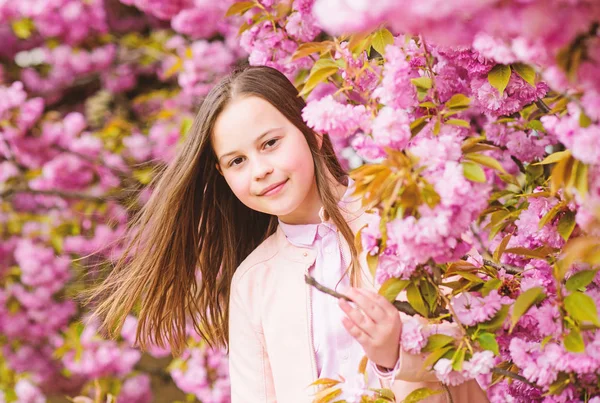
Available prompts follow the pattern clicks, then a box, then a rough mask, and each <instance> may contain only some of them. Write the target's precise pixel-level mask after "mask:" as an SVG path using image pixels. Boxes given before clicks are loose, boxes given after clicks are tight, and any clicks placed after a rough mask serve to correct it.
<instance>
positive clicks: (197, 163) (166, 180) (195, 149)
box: [85, 67, 359, 355]
mask: <svg viewBox="0 0 600 403" xmlns="http://www.w3.org/2000/svg"><path fill="white" fill-rule="evenodd" d="M248 95H254V96H258V97H260V98H263V99H264V100H266V101H268V102H269V103H271V104H272V105H273V106H274V107H276V108H277V109H278V110H279V112H281V113H282V114H283V115H284V116H285V117H286V118H287V119H288V120H289V121H290V122H292V123H293V124H294V125H295V126H296V127H297V128H298V129H299V130H300V131H301V132H302V133H303V134H304V136H305V138H306V141H307V143H308V146H309V148H310V150H311V153H312V156H313V162H314V167H315V177H316V183H317V188H318V193H319V195H320V198H321V201H322V203H323V206H324V210H325V214H326V215H328V216H329V217H330V218H331V220H332V221H333V223H334V224H335V225H336V226H337V228H338V229H339V231H340V232H341V234H342V236H343V237H344V239H345V241H346V242H347V243H348V245H349V246H350V250H351V255H352V259H351V260H352V261H351V264H350V267H349V273H350V278H351V279H352V282H353V283H355V282H356V278H357V277H356V276H357V274H356V273H358V270H357V268H358V267H359V266H358V258H357V252H356V248H355V247H354V242H353V238H354V236H353V234H352V230H351V229H350V227H349V226H348V224H347V223H346V221H345V220H344V218H343V216H342V214H341V212H340V210H339V208H338V206H337V199H336V196H335V194H334V192H333V188H332V184H331V183H330V180H328V178H331V177H333V178H334V179H335V180H336V181H337V182H339V183H343V181H344V178H345V176H346V173H345V172H344V170H343V168H342V167H341V165H340V163H339V161H338V160H337V158H336V156H335V153H334V150H333V146H332V144H331V141H330V139H329V137H328V136H327V135H325V136H324V137H323V142H322V146H321V147H320V148H319V144H318V143H319V142H318V139H317V135H316V134H315V132H314V131H313V130H312V129H310V128H309V127H308V126H307V125H306V124H305V123H304V121H303V120H302V115H301V112H302V109H303V108H304V106H305V102H304V100H303V99H302V98H301V97H299V96H298V91H297V90H296V88H295V87H294V85H293V84H292V83H291V82H290V81H289V80H288V79H287V78H286V77H285V76H284V75H283V74H282V73H280V72H279V71H277V70H275V69H273V68H269V67H246V68H239V69H237V70H235V71H233V72H232V73H231V74H230V75H229V76H227V77H226V78H224V79H222V80H221V81H220V82H219V83H218V84H217V85H215V87H214V88H213V89H212V90H211V91H210V93H209V94H208V95H207V96H206V98H205V99H204V102H203V103H202V104H201V105H200V108H199V110H198V112H197V115H196V117H195V120H194V123H193V125H192V127H191V129H190V131H189V132H188V133H187V136H186V138H185V140H184V143H183V144H182V147H181V148H180V149H179V152H178V154H177V155H176V156H175V158H174V160H173V161H172V162H171V163H170V164H169V165H168V166H167V167H166V168H165V169H164V170H163V171H161V172H160V173H159V175H157V176H156V177H155V179H154V180H153V182H152V183H151V186H152V187H154V189H155V190H154V192H153V193H152V196H151V197H150V199H149V200H148V202H147V203H146V204H145V206H144V207H143V208H142V209H141V210H140V212H139V213H138V214H136V215H135V217H134V218H133V219H132V221H131V222H130V225H129V227H128V231H127V235H129V236H128V237H126V239H130V242H127V247H126V249H125V251H124V253H123V255H122V257H121V258H120V259H119V260H118V261H117V263H116V265H115V267H114V268H113V269H112V271H111V272H110V273H109V275H108V276H107V277H106V279H105V280H104V281H103V282H102V283H101V284H99V285H98V286H97V287H96V288H94V289H92V290H91V291H89V292H87V293H86V296H85V299H86V302H87V303H96V305H95V307H94V312H93V314H94V315H95V316H97V317H98V318H99V319H100V321H101V327H102V329H104V330H105V331H106V332H107V333H108V334H109V336H111V337H115V336H116V335H118V334H119V332H120V329H121V327H122V324H123V321H124V319H125V317H126V315H127V314H128V313H129V312H130V311H131V310H132V309H133V308H134V307H136V306H138V305H137V304H138V303H139V314H138V316H139V324H138V328H137V334H136V341H137V343H138V344H139V346H140V348H142V349H145V348H147V347H148V345H149V344H157V345H159V346H162V347H164V346H166V345H169V346H170V347H171V350H172V352H173V353H174V354H175V355H178V354H180V352H181V351H182V349H183V348H184V347H185V343H186V321H188V320H191V323H192V324H193V326H194V328H195V330H196V331H197V332H198V333H199V334H200V335H201V336H202V337H203V338H204V339H205V340H206V341H207V342H208V343H209V344H210V345H213V346H227V342H228V318H229V304H228V302H229V292H230V285H231V279H232V277H233V274H234V272H235V270H236V268H237V267H238V266H239V265H240V263H241V262H242V261H243V260H244V259H245V258H246V257H247V256H248V255H249V254H250V252H252V250H254V249H255V248H256V247H257V246H258V245H259V244H260V243H261V242H262V241H263V240H265V239H266V238H267V237H268V236H269V235H271V234H272V233H273V232H274V231H275V229H276V227H277V217H275V216H271V215H268V214H264V213H261V212H257V211H254V210H251V209H249V208H248V207H246V206H245V205H243V204H242V203H241V202H240V201H239V200H238V199H237V198H236V197H235V195H234V194H233V192H232V191H231V189H230V188H229V186H228V185H227V183H226V182H225V179H224V178H223V176H222V175H221V174H220V173H219V171H218V170H217V168H216V163H217V158H216V156H215V153H214V151H213V147H212V142H211V137H212V132H213V127H214V124H215V121H216V119H217V117H218V116H219V114H220V113H221V111H222V110H223V109H224V108H225V106H226V105H227V104H228V103H229V102H231V101H232V100H233V99H236V98H237V97H240V96H248ZM328 172H329V175H328ZM197 270H199V272H200V279H197V273H198V272H197Z"/></svg>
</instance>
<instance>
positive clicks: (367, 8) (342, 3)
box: [313, 0, 395, 34]
mask: <svg viewBox="0 0 600 403" xmlns="http://www.w3.org/2000/svg"><path fill="white" fill-rule="evenodd" d="M394 8H395V3H394V2H393V1H391V0H385V1H378V2H369V1H367V0H358V1H348V0H316V1H315V5H314V7H313V14H314V15H315V17H316V18H317V20H318V21H319V23H320V24H321V25H322V26H323V27H324V28H325V29H326V30H327V31H328V32H330V33H335V34H341V33H344V32H360V31H369V30H371V29H373V28H375V27H376V26H377V25H378V24H379V23H381V22H383V21H384V20H385V19H386V17H389V13H390V12H392V11H393V10H394Z"/></svg>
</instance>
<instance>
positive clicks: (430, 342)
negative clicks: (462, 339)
mask: <svg viewBox="0 0 600 403" xmlns="http://www.w3.org/2000/svg"><path fill="white" fill-rule="evenodd" d="M450 343H454V337H452V336H448V335H445V334H441V333H440V334H432V335H431V336H429V338H428V339H427V344H426V345H425V347H423V350H422V351H423V352H425V353H430V352H432V351H435V350H437V349H440V348H442V347H446V346H447V345H448V344H450Z"/></svg>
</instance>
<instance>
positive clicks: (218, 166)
mask: <svg viewBox="0 0 600 403" xmlns="http://www.w3.org/2000/svg"><path fill="white" fill-rule="evenodd" d="M215 167H216V168H217V171H219V173H220V174H221V176H223V171H221V166H220V165H219V163H218V162H217V163H216V164H215Z"/></svg>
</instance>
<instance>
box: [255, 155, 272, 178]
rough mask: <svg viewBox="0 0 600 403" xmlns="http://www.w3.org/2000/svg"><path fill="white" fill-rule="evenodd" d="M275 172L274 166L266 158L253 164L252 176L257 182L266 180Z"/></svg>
mask: <svg viewBox="0 0 600 403" xmlns="http://www.w3.org/2000/svg"><path fill="white" fill-rule="evenodd" d="M271 172H273V166H272V165H271V164H269V163H268V161H266V159H264V158H255V159H254V161H253V164H252V175H253V177H254V179H255V180H257V181H258V180H261V179H264V178H265V177H266V176H267V175H269V174H270V173H271Z"/></svg>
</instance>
